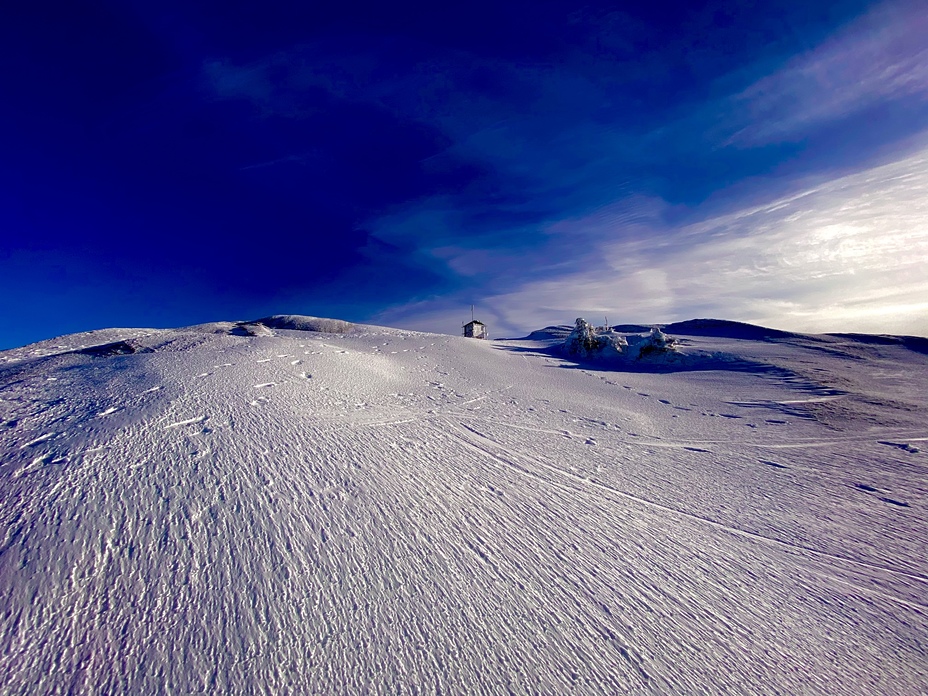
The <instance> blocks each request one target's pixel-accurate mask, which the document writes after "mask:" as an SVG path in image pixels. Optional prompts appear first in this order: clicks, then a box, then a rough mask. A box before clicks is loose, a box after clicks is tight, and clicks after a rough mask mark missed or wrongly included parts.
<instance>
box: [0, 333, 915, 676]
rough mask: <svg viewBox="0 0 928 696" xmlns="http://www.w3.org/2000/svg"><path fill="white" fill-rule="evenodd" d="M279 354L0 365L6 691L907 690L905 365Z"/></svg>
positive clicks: (45, 359)
mask: <svg viewBox="0 0 928 696" xmlns="http://www.w3.org/2000/svg"><path fill="white" fill-rule="evenodd" d="M288 325H289V326H296V325H297V324H287V323H286V322H283V323H280V322H278V324H277V326H278V328H274V329H273V330H267V331H266V333H271V332H272V331H273V334H276V335H247V333H248V331H251V332H252V333H262V332H261V331H257V332H256V331H253V328H254V325H250V326H251V328H248V327H246V329H247V330H246V329H243V327H242V326H235V325H232V324H214V325H207V326H202V327H192V328H191V329H188V330H178V331H155V330H111V331H105V332H94V333H92V334H81V335H75V336H72V337H65V338H62V339H56V340H54V341H48V342H44V343H42V344H36V345H35V346H29V347H27V348H23V349H18V350H15V351H7V352H5V353H0V455H2V465H0V495H2V503H0V505H2V507H0V593H2V599H0V606H2V610H0V611H2V618H0V622H2V624H0V641H2V645H0V692H3V693H53V692H56V693H64V692H74V693H168V692H170V693H199V692H210V693H214V692H217V691H232V692H235V693H275V694H276V693H295V692H302V693H327V694H338V693H344V694H358V693H383V694H403V693H437V692H441V693H510V692H511V693H552V694H561V693H569V692H573V693H604V694H606V693H607V694H615V693H655V694H667V693H681V694H699V693H712V694H723V693H726V694H727V693H731V694H742V693H745V694H747V693H762V694H776V693H780V694H798V693H816V694H866V693H869V694H888V693H893V694H916V693H925V691H926V689H928V618H926V613H928V562H926V550H928V544H926V531H925V530H926V528H928V526H926V523H928V514H926V509H928V508H926V505H928V495H926V470H928V459H926V454H925V452H924V451H919V449H920V448H922V447H923V446H924V445H925V444H926V443H925V440H926V438H928V424H926V422H928V419H926V396H925V395H926V393H928V391H926V387H928V358H926V356H925V355H923V354H921V353H918V352H915V351H912V350H909V349H907V348H906V347H905V346H902V345H881V344H878V343H865V342H862V341H860V340H857V339H856V338H854V337H784V338H777V339H775V340H766V341H762V340H739V339H737V338H713V337H712V336H708V337H688V338H686V339H685V340H684V346H685V349H686V350H702V351H706V353H707V354H708V353H714V354H717V356H718V355H721V357H722V358H723V359H725V360H727V362H718V363H717V364H716V363H710V364H703V365H701V367H703V368H706V369H700V370H690V371H678V372H667V373H643V372H620V371H610V370H609V369H608V366H606V365H600V366H586V367H582V366H577V365H574V364H572V363H570V362H567V361H564V360H562V359H560V358H558V357H555V356H553V355H551V354H549V353H546V352H545V347H546V344H545V343H544V342H532V341H497V342H481V341H473V340H466V339H462V338H457V337H450V336H438V335H429V334H419V333H411V332H405V331H399V330H395V329H381V328H377V327H354V328H351V327H343V328H345V330H346V331H347V333H344V334H322V333H312V332H308V331H294V330H288V329H286V328H279V327H280V326H288ZM306 326H309V327H311V325H310V324H306ZM236 333H240V334H243V335H232V334H236ZM118 341H122V343H118ZM104 343H113V344H114V345H110V346H108V347H105V348H98V349H93V350H89V351H88V350H83V352H75V351H78V349H80V348H81V347H84V348H86V347H88V346H93V345H99V344H104ZM736 358H737V359H736ZM708 368H719V369H708ZM625 369H628V368H625Z"/></svg>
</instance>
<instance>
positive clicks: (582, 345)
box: [563, 317, 683, 362]
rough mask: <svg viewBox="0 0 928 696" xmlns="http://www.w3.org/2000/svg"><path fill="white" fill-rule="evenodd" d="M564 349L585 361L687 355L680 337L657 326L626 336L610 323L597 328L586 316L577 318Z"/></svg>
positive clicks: (667, 358) (667, 359)
mask: <svg viewBox="0 0 928 696" xmlns="http://www.w3.org/2000/svg"><path fill="white" fill-rule="evenodd" d="M563 349H564V351H565V352H566V353H567V354H568V355H570V356H571V357H575V358H580V359H584V360H591V359H605V358H623V359H625V360H648V361H659V362H676V361H679V360H681V359H682V358H683V354H682V353H681V352H680V351H679V349H678V348H677V342H676V339H674V338H673V337H671V336H668V335H667V334H665V333H664V332H663V331H661V330H660V329H659V328H658V327H656V326H655V327H653V328H652V329H651V331H650V333H648V334H646V335H640V334H632V335H629V336H623V335H621V334H619V333H617V332H616V331H614V330H613V329H612V328H610V327H608V326H604V327H595V326H593V325H592V324H590V323H589V322H588V321H587V320H586V319H583V318H582V317H578V318H577V322H576V324H575V325H574V329H573V331H571V332H570V335H569V336H568V337H567V339H566V340H565V341H564V343H563Z"/></svg>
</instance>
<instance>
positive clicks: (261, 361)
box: [255, 358, 273, 363]
mask: <svg viewBox="0 0 928 696" xmlns="http://www.w3.org/2000/svg"><path fill="white" fill-rule="evenodd" d="M271 360H273V358H264V359H263V360H256V361H255V362H259V363H265V362H271Z"/></svg>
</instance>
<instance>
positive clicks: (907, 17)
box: [726, 2, 928, 147]
mask: <svg viewBox="0 0 928 696" xmlns="http://www.w3.org/2000/svg"><path fill="white" fill-rule="evenodd" d="M926 36H928V12H926V11H925V7H924V5H923V4H922V3H915V2H913V3H908V4H899V3H895V4H887V5H882V6H879V7H877V8H876V9H874V10H873V11H871V12H870V13H868V14H866V15H864V16H863V17H861V18H859V19H857V20H856V21H854V22H852V23H851V24H850V25H849V26H847V27H845V28H844V29H842V30H840V31H839V32H838V33H837V34H835V35H834V36H832V37H830V38H829V39H828V40H826V41H825V42H823V43H822V44H821V45H819V46H816V47H815V48H813V49H811V50H810V51H808V52H806V53H803V54H800V55H798V56H796V57H794V58H793V59H792V60H790V61H789V62H788V63H787V64H786V65H785V66H783V67H782V68H781V69H779V70H777V71H775V72H774V73H772V74H770V75H766V76H764V77H762V78H760V79H759V80H757V81H756V82H754V83H753V84H751V85H750V86H749V87H747V88H746V89H744V90H742V91H740V92H739V93H737V94H735V95H734V96H733V98H732V105H733V107H734V112H733V113H735V114H736V115H738V117H740V118H741V119H744V120H746V121H747V123H745V124H744V125H743V126H742V127H740V128H738V129H737V130H736V132H734V133H733V134H732V135H731V136H730V137H729V138H728V139H727V141H726V144H733V145H737V146H740V147H745V146H757V145H764V144H766V143H771V142H778V141H781V140H784V139H791V138H796V137H802V136H803V135H805V134H806V133H807V131H808V130H809V129H811V128H815V127H819V126H822V125H824V124H827V123H829V122H832V121H836V120H839V119H841V118H844V117H847V116H851V115H853V114H855V113H858V112H860V111H863V110H865V109H868V108H870V107H872V106H874V105H875V104H879V103H887V102H892V101H905V100H912V101H917V102H921V103H925V102H928V40H926V38H925V37H926Z"/></svg>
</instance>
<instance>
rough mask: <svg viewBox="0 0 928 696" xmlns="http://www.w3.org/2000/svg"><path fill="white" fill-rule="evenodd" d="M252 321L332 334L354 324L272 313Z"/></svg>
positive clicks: (340, 332)
mask: <svg viewBox="0 0 928 696" xmlns="http://www.w3.org/2000/svg"><path fill="white" fill-rule="evenodd" d="M252 323H253V324H262V325H264V326H267V327H269V328H271V329H286V330H290V331H312V332H315V333H334V334H346V333H348V332H350V331H351V330H352V329H353V328H355V325H354V324H352V323H351V322H348V321H342V320H341V319H326V318H323V317H309V316H303V315H300V314H274V315H273V316H270V317H264V318H263V319H258V320H256V321H254V322H252Z"/></svg>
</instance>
